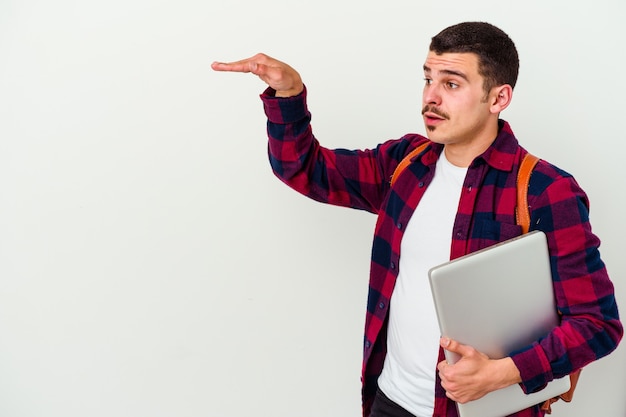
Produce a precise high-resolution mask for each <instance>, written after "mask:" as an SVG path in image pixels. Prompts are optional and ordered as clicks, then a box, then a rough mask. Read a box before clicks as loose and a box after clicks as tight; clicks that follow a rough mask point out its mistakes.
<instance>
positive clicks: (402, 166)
mask: <svg viewBox="0 0 626 417" xmlns="http://www.w3.org/2000/svg"><path fill="white" fill-rule="evenodd" d="M428 145H430V141H426V142H424V143H422V144H420V145H418V146H417V148H415V149H413V150H412V151H411V152H409V153H408V155H407V156H405V157H404V158H402V161H400V163H399V164H398V166H397V167H396V169H395V170H394V171H393V174H392V175H391V180H390V181H389V183H390V184H391V185H392V186H393V184H394V183H395V182H396V179H398V177H399V176H400V173H402V171H404V170H405V168H406V167H408V166H409V164H410V163H411V159H413V157H415V156H417V155H419V154H420V153H422V151H423V150H424V149H426V147H427V146H428Z"/></svg>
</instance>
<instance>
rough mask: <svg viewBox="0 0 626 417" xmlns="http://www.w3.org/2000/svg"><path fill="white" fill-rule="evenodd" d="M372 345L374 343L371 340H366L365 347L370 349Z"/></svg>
mask: <svg viewBox="0 0 626 417" xmlns="http://www.w3.org/2000/svg"><path fill="white" fill-rule="evenodd" d="M370 346H372V344H371V343H370V341H369V340H366V341H365V347H366V348H367V349H369V348H370Z"/></svg>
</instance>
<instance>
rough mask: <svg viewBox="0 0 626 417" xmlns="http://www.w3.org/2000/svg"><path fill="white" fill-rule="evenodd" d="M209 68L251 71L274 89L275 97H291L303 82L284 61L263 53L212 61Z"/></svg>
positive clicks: (300, 90)
mask: <svg viewBox="0 0 626 417" xmlns="http://www.w3.org/2000/svg"><path fill="white" fill-rule="evenodd" d="M211 68H213V70H215V71H230V72H245V73H248V72H249V73H252V74H255V75H256V76H258V77H259V78H260V79H261V80H263V81H264V82H265V83H266V84H267V85H268V86H270V87H271V88H273V89H274V90H276V97H292V96H296V95H298V94H300V93H301V92H302V90H303V89H304V84H303V83H302V79H301V78H300V74H298V72H297V71H296V70H294V69H293V68H291V67H290V66H289V65H287V64H285V63H284V62H281V61H278V60H277V59H274V58H272V57H269V56H267V55H265V54H256V55H255V56H253V57H250V58H247V59H243V60H241V61H236V62H230V63H225V62H214V63H213V64H211Z"/></svg>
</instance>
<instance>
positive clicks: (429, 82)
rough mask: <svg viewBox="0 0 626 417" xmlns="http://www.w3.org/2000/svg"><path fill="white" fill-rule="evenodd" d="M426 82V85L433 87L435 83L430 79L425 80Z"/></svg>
mask: <svg viewBox="0 0 626 417" xmlns="http://www.w3.org/2000/svg"><path fill="white" fill-rule="evenodd" d="M424 81H425V82H426V85H431V84H432V83H433V80H431V79H430V78H424Z"/></svg>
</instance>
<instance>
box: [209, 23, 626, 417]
mask: <svg viewBox="0 0 626 417" xmlns="http://www.w3.org/2000/svg"><path fill="white" fill-rule="evenodd" d="M212 67H213V69H214V70H216V71H237V72H251V73H253V74H255V75H257V76H259V77H260V78H261V79H262V80H263V81H265V82H266V83H267V84H268V85H269V88H268V89H267V90H266V91H265V92H264V94H263V95H262V100H263V103H264V106H265V112H266V114H267V117H268V135H269V153H270V162H271V165H272V168H273V170H274V172H275V174H276V175H277V176H278V177H279V178H280V179H281V180H282V181H284V182H285V183H286V184H288V185H289V186H291V187H292V188H294V189H295V190H297V191H298V192H300V193H302V194H304V195H306V196H309V197H311V198H312V199H315V200H317V201H321V202H325V203H330V204H335V205H340V206H346V207H352V208H358V209H363V210H368V211H370V212H372V213H376V214H377V215H378V222H377V225H376V231H375V237H374V243H373V250H372V262H371V273H370V291H369V296H368V307H367V315H366V324H365V338H364V358H363V373H362V381H363V392H362V394H363V415H364V416H372V417H382V416H390V417H395V416H420V417H425V416H431V415H432V416H437V417H450V416H455V415H456V407H455V406H454V401H458V402H467V401H471V400H474V399H478V398H480V397H482V396H484V395H485V394H487V393H489V392H491V391H494V390H497V389H499V388H503V387H506V386H509V385H512V384H520V386H521V389H523V390H524V391H525V392H533V391H536V390H539V389H541V388H542V387H543V386H544V385H545V384H546V383H548V382H549V381H551V380H552V379H554V378H559V377H563V376H566V375H568V374H570V373H571V372H573V371H576V370H577V369H580V368H582V367H583V366H585V365H587V364H588V363H590V362H591V361H593V360H596V359H598V358H601V357H603V356H605V355H607V354H609V353H610V352H612V351H613V350H614V349H615V348H616V347H617V345H618V343H619V341H620V340H621V337H622V335H623V328H622V325H621V323H620V321H619V316H618V310H617V306H616V303H615V298H614V292H613V285H612V283H611V281H610V279H609V277H608V275H607V271H606V269H605V267H604V264H603V262H602V260H601V259H600V255H599V252H598V246H599V244H600V242H599V240H598V238H597V237H596V236H595V235H593V234H592V232H591V226H590V224H589V219H588V201H587V197H586V195H585V193H584V192H583V191H582V190H581V189H580V187H579V186H578V184H577V183H576V181H575V180H574V179H573V177H572V176H571V175H569V174H568V173H566V172H564V171H562V170H560V169H558V168H557V167H555V166H553V165H551V164H549V163H548V162H545V161H540V162H539V164H538V165H537V166H536V167H535V169H534V171H533V175H532V177H531V181H530V185H529V196H528V198H529V206H530V213H531V221H532V224H531V230H542V231H543V232H545V233H546V235H547V238H548V244H549V248H550V255H551V259H552V261H551V262H552V268H553V275H554V291H555V295H556V302H557V306H558V309H559V311H560V312H561V313H562V323H561V325H560V326H559V327H557V328H555V329H554V330H553V331H552V332H551V333H550V334H549V335H548V336H547V337H546V338H544V339H542V340H539V341H537V342H536V343H534V344H532V345H530V346H527V347H526V348H525V349H522V350H520V351H518V352H511V354H510V356H508V357H506V358H504V359H497V360H494V359H490V358H488V357H487V356H485V355H484V354H482V353H480V352H478V351H476V350H475V349H473V348H472V347H471V346H466V345H461V344H459V343H458V342H456V341H454V340H446V339H440V338H439V329H438V327H437V320H436V316H435V312H434V307H433V305H432V299H431V296H430V290H429V287H428V280H427V271H428V269H429V268H431V267H432V266H434V265H437V264H440V263H443V262H445V261H447V260H449V259H454V258H458V257H460V256H462V255H465V254H468V253H471V252H474V251H477V250H479V249H482V248H485V247H488V246H490V245H493V244H495V243H497V242H501V241H504V240H507V239H509V238H512V237H515V236H518V235H520V234H521V233H522V232H521V228H520V227H519V226H518V225H517V224H516V219H515V204H516V194H515V190H516V176H517V173H518V168H519V164H520V162H521V160H522V158H523V156H524V155H525V154H526V153H527V152H526V150H525V149H523V148H522V147H521V146H520V145H519V144H518V142H517V140H516V138H515V136H514V134H513V132H512V130H511V127H510V126H509V125H508V123H507V122H505V121H503V120H500V119H499V114H500V112H501V111H502V110H504V109H506V108H507V106H508V105H509V104H510V103H511V99H512V95H513V88H514V87H515V82H516V80H517V74H518V67H519V61H518V56H517V50H516V48H515V45H514V44H513V42H512V41H511V39H510V38H509V37H508V36H507V35H506V34H505V33H504V32H502V31H501V30H500V29H498V28H496V27H494V26H492V25H490V24H487V23H482V22H467V23H461V24H458V25H454V26H451V27H449V28H447V29H444V30H443V31H442V32H441V33H439V34H438V35H436V36H435V37H434V38H433V39H432V42H431V44H430V51H429V53H428V55H427V58H426V61H425V63H424V77H425V86H424V92H423V110H422V115H423V118H424V124H425V126H426V130H427V133H428V139H426V138H424V137H423V136H420V135H417V134H408V135H406V136H404V137H402V138H400V139H398V140H393V141H388V142H385V143H382V144H380V145H378V146H377V147H375V148H373V149H369V150H362V151H346V150H331V149H327V148H324V147H322V146H321V145H320V144H319V143H318V141H317V140H316V138H315V137H314V135H313V133H312V130H311V126H310V118H311V115H310V113H309V111H308V108H307V104H306V88H305V87H304V84H303V82H302V80H301V78H300V76H299V74H298V73H297V72H296V71H295V70H294V69H293V68H291V67H290V66H288V65H287V64H285V63H282V62H280V61H277V60H275V59H272V58H270V57H268V56H266V55H263V54H258V55H256V56H254V57H252V58H248V59H245V60H242V61H239V62H234V63H229V64H225V63H214V64H213V65H212ZM428 140H430V141H431V142H430V143H429V145H428V147H427V148H426V149H425V150H424V151H423V152H422V153H421V154H419V155H418V156H417V157H415V158H413V160H412V161H411V164H410V165H409V166H408V167H407V168H406V169H405V170H404V171H403V172H402V174H401V175H400V176H399V177H398V178H397V179H396V181H395V182H394V183H393V185H391V184H390V177H391V176H392V174H393V173H394V170H395V169H396V167H397V166H398V164H399V163H400V161H401V160H402V159H403V158H404V157H405V156H406V155H407V154H408V153H409V152H410V151H411V150H412V149H415V148H416V147H417V146H418V145H420V144H422V143H424V142H426V141H428ZM442 348H445V349H447V350H450V351H453V352H456V353H458V354H460V355H461V357H462V359H461V360H460V361H459V362H457V363H456V364H454V365H450V364H448V363H446V361H445V360H443V359H444V358H443V354H442V352H443V350H442ZM514 415H515V416H519V417H522V416H524V417H531V416H542V415H544V412H543V411H542V410H541V409H540V405H537V406H534V407H531V408H529V409H526V410H523V411H521V412H519V413H516V414H514Z"/></svg>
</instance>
